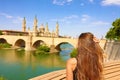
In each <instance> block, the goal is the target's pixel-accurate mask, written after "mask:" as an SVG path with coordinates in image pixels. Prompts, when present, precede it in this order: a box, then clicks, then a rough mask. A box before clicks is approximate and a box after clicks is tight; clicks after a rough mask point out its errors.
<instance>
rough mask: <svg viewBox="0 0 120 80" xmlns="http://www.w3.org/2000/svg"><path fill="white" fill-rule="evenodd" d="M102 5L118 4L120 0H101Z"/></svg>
mask: <svg viewBox="0 0 120 80" xmlns="http://www.w3.org/2000/svg"><path fill="white" fill-rule="evenodd" d="M102 5H120V0H103V1H102Z"/></svg>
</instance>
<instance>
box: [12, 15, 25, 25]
mask: <svg viewBox="0 0 120 80" xmlns="http://www.w3.org/2000/svg"><path fill="white" fill-rule="evenodd" d="M22 20H23V18H22V17H20V16H17V17H15V18H14V19H13V20H12V22H13V23H15V24H16V23H21V24H22Z"/></svg>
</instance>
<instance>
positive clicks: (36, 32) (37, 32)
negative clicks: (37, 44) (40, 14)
mask: <svg viewBox="0 0 120 80" xmlns="http://www.w3.org/2000/svg"><path fill="white" fill-rule="evenodd" d="M37 23H38V20H37V17H35V19H34V23H33V30H30V28H28V30H27V29H26V28H27V27H26V19H25V17H24V19H23V21H22V31H13V30H0V31H2V34H3V35H24V36H26V35H31V36H42V37H59V24H58V22H57V23H56V29H55V31H52V32H50V31H49V27H48V23H46V25H45V27H44V25H43V24H41V25H40V27H39V28H38V25H37Z"/></svg>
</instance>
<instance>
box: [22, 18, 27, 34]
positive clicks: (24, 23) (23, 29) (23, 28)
mask: <svg viewBox="0 0 120 80" xmlns="http://www.w3.org/2000/svg"><path fill="white" fill-rule="evenodd" d="M22 31H23V32H25V31H26V20H25V17H24V19H23V22H22Z"/></svg>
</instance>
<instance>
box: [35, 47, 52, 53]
mask: <svg viewBox="0 0 120 80" xmlns="http://www.w3.org/2000/svg"><path fill="white" fill-rule="evenodd" d="M49 51H50V48H49V47H48V46H45V45H40V46H39V47H38V48H37V50H36V53H40V54H48V52H49Z"/></svg>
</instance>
